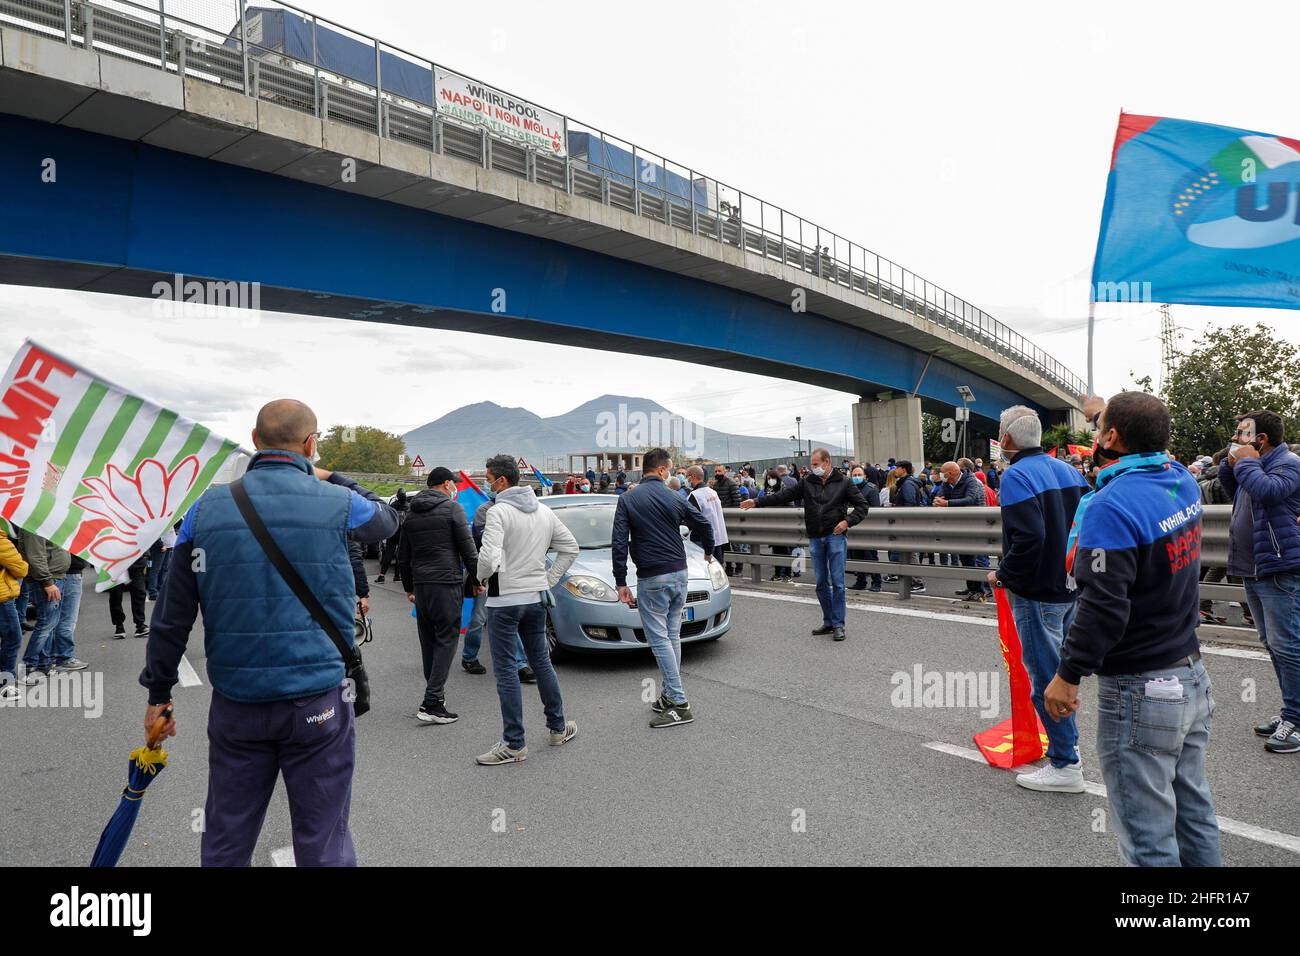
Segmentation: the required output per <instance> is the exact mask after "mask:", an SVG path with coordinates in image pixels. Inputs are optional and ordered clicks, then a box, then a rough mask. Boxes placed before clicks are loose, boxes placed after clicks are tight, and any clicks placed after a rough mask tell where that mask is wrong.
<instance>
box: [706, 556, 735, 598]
mask: <svg viewBox="0 0 1300 956" xmlns="http://www.w3.org/2000/svg"><path fill="white" fill-rule="evenodd" d="M709 580H710V581H711V582H712V583H713V590H715V591H721V590H722V589H723V588H726V587H730V586H731V582H730V581H728V580H727V572H726V571H724V570H722V564H721V563H720V562H718V561H710V562H709Z"/></svg>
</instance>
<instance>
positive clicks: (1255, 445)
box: [1219, 410, 1300, 754]
mask: <svg viewBox="0 0 1300 956" xmlns="http://www.w3.org/2000/svg"><path fill="white" fill-rule="evenodd" d="M1284 438H1285V425H1284V423H1283V421H1282V416H1280V415H1278V413H1277V412H1270V411H1264V410H1261V411H1257V412H1247V413H1246V414H1245V415H1243V416H1242V417H1241V418H1240V419H1238V420H1237V432H1236V434H1235V436H1234V437H1233V440H1232V442H1233V443H1232V446H1231V447H1230V448H1229V450H1228V457H1227V459H1226V461H1225V463H1224V465H1226V466H1227V467H1225V466H1224V465H1220V466H1219V483H1220V484H1222V485H1223V491H1224V493H1225V494H1227V495H1229V496H1230V497H1231V498H1232V524H1231V526H1230V530H1229V534H1228V574H1230V575H1233V576H1234V577H1235V576H1240V577H1241V579H1242V582H1243V583H1244V584H1245V585H1246V602H1247V603H1248V604H1249V605H1250V613H1251V617H1252V618H1254V621H1255V627H1256V628H1257V629H1258V630H1259V638H1260V640H1261V641H1263V642H1264V647H1265V648H1266V649H1267V650H1268V656H1269V657H1270V658H1272V660H1273V670H1274V671H1275V672H1276V673H1277V682H1278V686H1279V687H1280V688H1281V691H1282V709H1281V712H1280V713H1279V714H1277V716H1275V717H1273V718H1272V719H1271V720H1266V721H1264V723H1262V724H1260V725H1259V726H1257V727H1256V728H1255V733H1256V734H1258V735H1259V736H1261V737H1267V738H1268V739H1267V740H1265V741H1264V749H1265V750H1267V751H1268V752H1269V753H1276V754H1293V753H1297V752H1300V525H1297V524H1296V517H1297V515H1300V458H1297V457H1296V456H1295V454H1294V453H1293V452H1292V451H1291V449H1290V448H1288V447H1287V446H1286V442H1285V441H1284V440H1283V439H1284Z"/></svg>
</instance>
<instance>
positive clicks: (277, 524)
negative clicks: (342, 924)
mask: <svg viewBox="0 0 1300 956" xmlns="http://www.w3.org/2000/svg"><path fill="white" fill-rule="evenodd" d="M318 440H319V434H318V432H317V425H316V415H315V413H313V412H312V410H311V409H310V408H308V407H307V406H306V405H304V404H303V403H302V402H298V401H294V400H292V399H280V400H278V401H274V402H271V403H270V404H268V405H266V406H265V407H263V408H262V410H261V411H260V412H258V415H257V426H256V428H254V429H253V446H254V447H255V448H256V449H257V454H255V455H254V456H253V460H252V462H251V463H250V464H249V466H248V471H247V473H246V474H245V476H244V478H243V483H244V487H245V488H246V489H247V490H248V496H249V498H251V499H252V502H253V505H254V507H255V508H256V509H257V512H258V514H259V515H260V516H261V518H262V520H263V521H264V522H265V523H266V526H267V529H268V530H269V531H270V533H271V537H272V538H274V539H275V542H276V543H277V544H278V545H279V546H280V549H281V550H282V551H283V552H284V553H285V556H286V557H287V558H288V559H289V560H290V562H292V564H293V565H294V567H295V568H296V569H297V571H298V573H299V574H300V575H301V576H302V578H303V580H304V581H305V582H306V584H307V586H308V587H309V588H310V589H311V591H312V593H313V594H314V595H315V596H316V598H317V600H319V601H320V603H321V605H322V606H323V607H324V609H325V612H326V613H327V614H328V615H329V617H330V619H331V620H332V621H333V622H334V623H335V624H336V626H337V627H338V630H339V633H340V634H342V635H343V638H344V640H347V641H349V642H350V641H351V640H352V635H353V606H354V603H355V600H356V597H355V585H354V582H353V578H352V567H351V564H350V563H349V561H348V535H349V533H351V536H352V538H353V539H354V540H356V541H358V542H360V543H361V544H363V545H365V544H370V543H372V542H379V541H383V540H384V539H385V538H388V537H389V536H390V535H392V534H393V532H395V531H396V530H397V514H396V512H394V511H393V509H392V508H390V507H389V506H388V505H386V504H384V502H382V501H381V500H380V499H379V498H378V497H377V496H376V495H374V494H372V493H371V492H369V491H366V490H365V489H363V488H360V487H359V486H358V485H357V484H356V482H354V481H353V480H352V479H350V478H345V477H344V476H342V475H340V474H337V473H331V472H328V471H324V470H323V469H320V468H315V467H314V466H313V465H312V462H313V461H314V460H315V458H316V446H317V442H318ZM200 608H201V609H202V611H203V630H204V647H205V649H206V652H207V666H208V679H209V680H210V681H211V682H212V704H211V707H210V708H209V712H208V798H207V806H206V810H205V820H204V822H205V826H204V830H203V842H202V851H201V859H202V863H203V865H204V866H247V865H248V864H249V861H250V860H251V858H252V855H253V848H254V846H256V844H257V837H258V833H259V831H260V830H261V828H262V820H263V818H264V817H265V815H266V808H267V805H268V804H269V803H270V800H271V794H272V792H273V791H274V789H275V781H276V777H277V776H278V775H279V774H281V773H283V774H284V785H285V790H286V792H287V794H288V797H289V810H290V814H291V816H292V819H293V849H294V858H295V861H296V862H297V864H298V865H299V866H355V865H356V851H355V850H354V849H353V846H352V836H351V834H350V833H349V832H348V808H349V804H350V802H351V797H352V767H353V761H354V757H355V743H356V731H355V727H354V723H353V721H354V715H353V712H352V702H351V698H350V696H349V695H347V694H346V692H345V689H344V687H343V679H344V666H343V658H342V656H341V655H340V653H339V650H338V648H337V647H336V646H335V645H334V642H333V641H332V640H331V639H330V637H329V635H327V634H326V633H325V631H324V629H322V628H321V627H320V626H319V625H318V624H316V622H315V620H313V618H312V616H311V614H310V613H309V612H308V610H307V608H306V607H304V606H303V604H302V602H301V601H300V600H299V599H298V597H297V596H296V595H295V594H294V593H293V591H291V590H290V589H289V586H288V585H287V584H286V583H285V582H284V579H283V578H282V577H281V576H280V574H279V572H277V571H276V569H275V567H274V565H272V564H271V561H270V559H269V558H267V557H266V555H265V553H264V552H263V551H262V548H261V546H260V545H259V544H258V542H257V539H256V538H254V537H253V533H252V531H251V530H250V529H249V527H248V525H247V524H246V523H245V522H244V519H243V516H242V515H241V514H240V513H239V509H238V507H237V506H236V504H235V501H234V499H233V498H232V497H231V494H230V487H229V486H228V485H214V486H213V487H211V488H209V489H208V490H207V491H206V492H205V493H204V494H203V496H202V497H201V498H200V499H199V500H198V502H196V503H195V504H194V506H193V507H191V508H190V510H189V511H188V512H187V513H186V515H185V518H184V520H183V521H182V523H181V530H180V533H179V534H178V535H177V538H176V547H175V549H174V552H173V557H172V562H171V567H170V569H169V572H168V577H167V588H166V590H165V591H164V592H163V594H162V600H161V601H160V602H159V603H158V604H157V605H155V607H154V612H153V621H152V627H151V629H150V634H149V645H148V648H147V650H146V660H145V667H144V670H143V672H142V673H141V674H140V683H141V684H142V685H144V686H145V687H146V688H148V690H149V706H148V709H147V710H146V712H145V727H146V728H148V727H149V726H151V725H152V723H153V722H154V720H156V719H157V717H158V716H159V715H160V714H161V713H162V711H163V710H164V708H165V707H167V706H168V705H169V704H171V691H172V687H174V686H175V684H176V681H177V669H178V668H179V666H180V661H181V657H182V655H184V653H185V646H186V644H187V642H188V641H189V635H190V629H191V628H192V627H193V626H194V621H195V618H196V617H197V616H198V612H199V610H200ZM175 733H176V721H175V718H174V717H173V718H172V720H171V721H169V723H168V727H167V731H166V736H168V737H170V736H174V735H175Z"/></svg>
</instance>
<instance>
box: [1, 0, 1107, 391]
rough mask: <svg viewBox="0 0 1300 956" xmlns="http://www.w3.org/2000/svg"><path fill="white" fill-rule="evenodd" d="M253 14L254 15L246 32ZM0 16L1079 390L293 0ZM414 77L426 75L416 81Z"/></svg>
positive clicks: (1058, 369) (904, 298) (746, 200)
mask: <svg viewBox="0 0 1300 956" xmlns="http://www.w3.org/2000/svg"><path fill="white" fill-rule="evenodd" d="M267 13H271V14H276V13H279V14H280V16H281V18H282V21H284V20H286V19H289V18H291V21H290V22H289V26H285V25H283V22H282V24H281V27H280V35H281V36H283V35H284V33H285V32H286V31H288V30H289V29H290V27H293V28H294V29H295V30H298V31H299V32H300V33H301V34H302V35H301V36H298V39H299V41H300V42H301V45H302V46H303V47H304V48H307V46H308V44H307V43H306V38H305V37H306V33H307V32H309V33H310V45H309V46H310V50H311V56H310V58H303V57H295V56H290V55H288V53H286V52H285V46H286V43H285V42H280V43H276V42H275V41H274V40H273V39H271V38H268V33H269V31H265V30H263V28H262V26H263V20H262V19H261V18H262V17H263V15H265V14H267ZM250 16H253V17H255V18H257V19H256V24H257V29H256V30H253V31H251V32H250V28H249V18H250ZM0 24H3V25H5V26H8V27H16V28H18V29H21V30H26V31H29V32H33V33H37V34H40V35H44V36H49V37H54V38H58V39H60V40H62V41H63V42H66V43H68V44H69V45H71V46H74V47H80V48H84V49H93V50H94V51H96V52H97V53H101V54H105V55H109V56H116V57H122V58H125V59H128V60H131V61H133V62H136V63H141V64H144V65H148V66H152V67H155V68H157V69H161V70H164V71H166V72H168V73H173V74H176V75H179V76H184V77H187V78H190V79H195V80H202V81H205V82H208V83H214V84H217V85H219V86H223V87H228V88H232V89H235V90H239V91H241V92H243V93H245V94H247V95H249V96H254V97H257V98H259V99H264V100H267V101H270V102H274V103H277V104H279V105H281V106H285V107H288V108H290V109H294V110H299V111H302V112H306V113H310V114H312V115H315V116H320V117H322V118H326V119H329V120H333V121H335V122H340V123H347V124H349V125H352V126H356V127H359V128H361V129H364V130H367V131H369V132H371V133H377V134H378V135H380V136H382V137H386V138H390V139H394V140H399V141H402V142H405V143H411V144H414V145H418V146H422V147H424V148H426V149H430V150H432V151H434V152H436V153H440V154H444V155H448V156H455V157H457V158H460V159H463V160H467V161H469V162H473V163H477V164H479V165H480V166H482V167H484V168H487V169H493V170H498V171H501V172H505V173H509V174H510V175H513V176H518V177H520V178H523V179H527V180H529V181H530V182H539V183H545V184H547V185H550V186H553V187H555V188H558V189H563V190H566V191H567V192H569V193H571V194H573V195H577V196H583V197H586V198H588V199H592V200H595V201H597V202H600V203H603V204H605V205H609V206H614V207H617V208H619V209H623V210H626V211H628V212H631V213H634V214H636V215H639V216H644V217H646V218H649V219H653V220H656V221H658V222H662V223H665V224H666V225H669V226H671V227H673V228H676V229H682V230H686V231H689V232H690V233H692V234H694V235H697V236H703V237H706V238H709V239H712V240H714V241H716V242H719V243H725V244H726V245H730V246H734V247H736V248H740V249H744V250H746V251H748V252H752V253H756V254H758V255H761V256H763V257H765V258H768V259H775V260H777V261H779V262H782V263H784V264H786V265H789V266H793V267H794V268H796V269H799V270H801V271H803V272H807V273H811V274H812V275H815V276H818V277H820V278H822V279H825V280H827V281H830V282H833V283H835V284H837V285H840V286H844V287H847V288H849V289H852V290H853V291H855V292H858V293H860V294H861V295H863V296H865V297H866V298H869V299H874V300H876V301H878V302H883V303H889V304H891V305H893V306H895V307H897V308H899V309H902V310H903V311H905V312H907V313H908V314H910V315H913V316H915V317H917V318H919V319H922V320H924V321H925V322H926V323H928V324H930V325H932V326H934V327H935V328H937V329H946V330H948V331H951V332H954V333H956V334H957V335H960V336H962V337H964V338H966V339H968V340H970V341H972V342H975V343H978V344H979V345H982V346H984V347H986V348H988V349H990V350H991V351H993V352H994V353H996V354H997V355H1000V356H1002V357H1003V358H1005V359H1006V360H1007V361H1008V362H1011V363H1014V364H1016V365H1019V366H1021V367H1023V368H1025V369H1027V370H1028V371H1030V372H1032V373H1034V374H1036V375H1038V376H1039V377H1041V378H1044V379H1046V380H1048V381H1050V382H1052V383H1053V384H1055V385H1056V386H1057V387H1059V388H1060V389H1062V390H1064V391H1065V392H1067V393H1071V394H1074V395H1082V394H1083V393H1084V391H1085V385H1084V382H1083V380H1082V379H1080V378H1079V377H1078V376H1077V375H1075V374H1074V373H1073V372H1071V371H1070V370H1069V369H1068V368H1066V367H1065V366H1064V365H1063V364H1062V363H1060V362H1058V361H1057V360H1056V359H1054V358H1053V357H1052V356H1050V355H1048V354H1047V353H1046V352H1044V351H1043V350H1042V349H1040V348H1039V347H1038V346H1036V345H1034V344H1033V343H1032V342H1030V341H1029V340H1027V339H1026V338H1025V337H1024V336H1022V335H1020V333H1018V332H1016V331H1015V330H1013V329H1011V328H1009V327H1008V326H1006V325H1004V324H1003V323H1001V322H999V321H997V320H996V319H994V318H992V317H991V316H989V315H988V314H987V313H985V312H984V311H983V310H981V309H979V308H976V307H975V306H973V305H971V304H970V303H969V302H966V301H965V300H963V299H961V298H959V297H958V296H955V295H953V294H951V293H950V292H948V291H946V290H945V289H943V288H942V287H940V286H938V285H935V284H934V283H932V282H930V281H928V280H927V279H924V278H922V277H921V276H918V275H916V274H915V273H913V272H911V271H909V270H907V269H905V268H903V267H902V266H900V265H898V264H897V263H895V262H892V261H890V260H889V259H887V258H885V257H883V256H880V255H878V254H876V253H874V252H871V251H870V250H869V249H867V248H865V247H864V246H861V245H858V244H856V243H853V242H850V241H848V240H846V239H845V238H844V237H842V236H840V235H838V234H837V233H835V232H832V231H831V230H829V229H825V228H823V227H821V226H818V225H817V224H816V223H812V222H809V221H808V220H806V219H803V218H801V217H799V216H796V215H794V214H793V213H790V212H788V211H786V210H785V209H783V208H781V207H780V206H777V205H774V204H772V203H769V202H766V201H764V200H761V199H758V198H757V197H755V196H752V195H750V194H749V193H746V192H744V191H742V190H739V189H736V188H734V187H731V186H728V185H727V184H725V183H723V182H721V181H719V180H716V179H712V178H710V177H707V176H703V175H700V174H699V173H697V172H695V171H694V170H693V169H692V168H690V167H689V166H684V165H681V164H678V163H673V162H671V161H669V160H667V159H665V158H663V157H661V156H659V155H657V154H654V153H650V152H648V151H647V150H644V149H642V148H641V147H638V146H636V145H635V144H632V143H628V142H626V141H623V140H620V139H618V138H616V137H614V136H611V135H609V134H606V133H604V132H602V131H601V130H599V129H597V128H595V127H591V126H587V125H585V124H583V123H579V122H577V121H576V120H573V119H570V118H568V117H566V116H563V114H558V113H557V114H555V115H557V116H558V117H559V118H560V119H561V120H562V123H563V143H564V145H565V147H566V148H565V150H564V155H563V156H557V155H552V154H550V153H547V152H543V151H540V150H537V149H532V148H529V147H527V146H523V145H520V144H519V143H517V142H512V141H510V140H508V139H505V138H501V137H499V136H497V135H494V134H492V133H490V132H489V131H488V129H487V128H486V127H485V126H482V125H477V124H476V123H473V122H469V121H467V120H466V119H465V118H464V117H461V118H454V117H450V116H447V115H444V114H443V113H440V112H439V111H438V109H437V105H436V103H434V102H433V100H434V99H435V96H434V95H433V94H432V92H430V93H429V100H430V102H428V103H426V102H423V94H422V93H419V94H413V93H412V83H411V82H410V77H411V76H413V75H420V76H422V75H423V73H421V72H420V71H424V73H427V74H428V76H429V78H430V83H429V87H428V90H429V91H432V90H433V88H434V84H433V80H432V78H433V77H434V76H435V70H437V69H441V68H440V67H436V65H435V64H434V63H433V62H432V61H430V60H426V59H424V58H422V57H419V56H415V55H414V54H410V53H407V52H406V51H404V50H402V49H401V48H399V47H395V46H392V45H391V44H386V43H383V42H382V41H379V40H376V39H374V38H371V37H367V36H365V35H363V34H359V33H356V32H355V31H352V30H349V29H347V28H345V27H343V26H340V25H338V24H335V23H333V22H331V21H328V20H325V19H323V18H320V17H317V16H315V15H313V14H310V13H307V12H306V11H303V10H299V9H298V8H296V7H293V6H291V5H289V4H283V3H276V2H266V3H255V5H253V6H248V5H247V2H246V0H153V2H151V3H135V2H130V0H100V2H98V3H87V2H82V0H0ZM246 37H247V38H248V39H247V42H245V38H246ZM349 44H350V46H349ZM358 49H361V50H364V51H366V52H364V55H362V56H361V57H360V58H359V59H360V61H363V62H366V63H367V65H366V66H365V67H364V68H362V69H356V68H354V66H353V65H354V64H356V63H357V62H358V57H357V56H356V55H355V54H356V51H357V50H358ZM340 50H350V51H351V53H350V54H349V55H348V56H344V55H342V53H340ZM370 50H373V60H371V59H370V56H369V52H368V51H370ZM350 64H351V65H350ZM385 70H388V71H389V72H390V73H393V74H396V75H398V76H399V77H401V76H406V77H407V82H405V83H398V84H396V88H393V86H394V84H391V83H390V87H389V88H385V86H384V74H385ZM349 71H351V72H349ZM411 71H415V72H414V73H412V72H411ZM356 74H362V75H356ZM456 75H457V76H460V75H461V74H456ZM473 82H476V81H473ZM417 85H419V86H421V87H423V80H422V79H421V80H420V81H419V83H418V84H417ZM485 85H486V84H485ZM529 105H531V104H529ZM548 112H549V111H548ZM580 143H585V144H587V146H585V147H583V149H582V150H580V151H575V150H574V149H573V148H572V146H574V145H576V144H580ZM578 152H580V153H581V155H578V154H576V153H578ZM593 153H594V154H595V155H593ZM627 157H630V162H625V161H624V160H625V158H627ZM647 171H649V174H647Z"/></svg>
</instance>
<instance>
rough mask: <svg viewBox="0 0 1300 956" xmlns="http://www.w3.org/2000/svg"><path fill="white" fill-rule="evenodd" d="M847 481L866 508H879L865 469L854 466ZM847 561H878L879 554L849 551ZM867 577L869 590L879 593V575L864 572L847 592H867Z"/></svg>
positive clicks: (878, 500)
mask: <svg viewBox="0 0 1300 956" xmlns="http://www.w3.org/2000/svg"><path fill="white" fill-rule="evenodd" d="M849 481H851V482H853V484H854V486H855V487H856V488H857V489H858V491H860V492H862V497H863V498H865V499H866V500H867V507H868V508H879V507H880V489H879V488H877V487H876V486H875V484H874V483H873V482H872V481H871V477H870V476H869V475H868V474H867V471H866V469H865V468H863V467H862V466H861V465H854V466H853V470H852V472H850V474H849ZM849 560H850V561H879V560H880V552H878V551H864V550H861V549H854V550H850V551H849ZM868 577H870V578H871V590H872V591H879V590H880V587H881V584H880V575H879V574H871V575H868V574H867V573H866V572H865V571H859V572H858V575H857V581H856V582H855V583H854V584H852V585H850V586H849V590H850V591H865V590H867V578H868Z"/></svg>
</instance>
